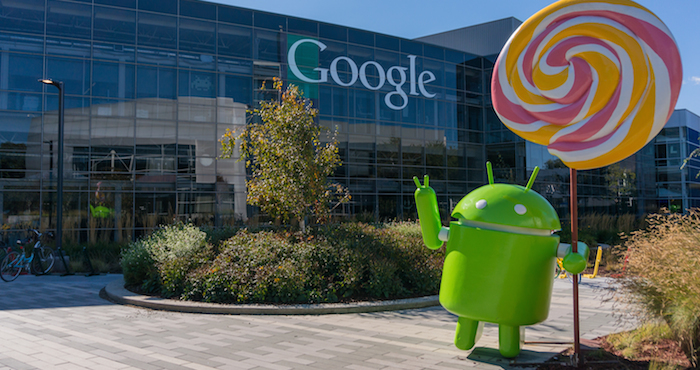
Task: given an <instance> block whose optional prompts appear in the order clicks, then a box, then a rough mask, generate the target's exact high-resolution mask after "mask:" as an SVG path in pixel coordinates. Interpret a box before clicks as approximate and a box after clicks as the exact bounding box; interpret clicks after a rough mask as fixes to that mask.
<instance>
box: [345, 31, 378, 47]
mask: <svg viewBox="0 0 700 370" xmlns="http://www.w3.org/2000/svg"><path fill="white" fill-rule="evenodd" d="M348 41H350V42H352V43H354V44H360V45H366V46H374V34H372V33H370V32H367V31H360V30H356V29H352V28H349V29H348Z"/></svg>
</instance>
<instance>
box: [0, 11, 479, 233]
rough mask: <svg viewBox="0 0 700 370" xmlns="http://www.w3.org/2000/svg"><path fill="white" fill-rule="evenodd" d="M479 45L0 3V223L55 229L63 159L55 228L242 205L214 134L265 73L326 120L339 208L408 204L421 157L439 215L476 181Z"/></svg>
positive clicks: (104, 227) (242, 108)
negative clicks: (340, 193)
mask: <svg viewBox="0 0 700 370" xmlns="http://www.w3.org/2000/svg"><path fill="white" fill-rule="evenodd" d="M300 40H301V41H302V44H303V45H302V46H301V47H299V48H297V51H296V54H295V55H294V60H293V61H292V63H291V64H292V65H294V66H296V67H297V68H298V69H297V72H299V73H297V74H295V73H294V70H293V69H292V68H291V66H290V57H289V51H290V48H291V47H292V46H293V44H294V43H295V42H297V41H300ZM309 40H312V41H309ZM318 44H322V45H324V46H323V47H319V45H318ZM492 59H493V58H491V60H488V59H485V58H482V57H478V56H476V55H470V54H466V53H463V52H458V51H455V50H451V49H445V48H441V47H438V46H434V45H430V44H425V43H421V42H415V41H411V40H405V39H400V38H396V37H392V36H387V35H381V34H374V33H371V32H366V31H362V30H357V29H351V28H346V27H340V26H336V25H331V24H325V23H320V22H314V21H309V20H304V19H298V18H293V17H286V16H283V15H277V14H270V13H264V12H257V11H251V10H247V9H240V8H235V7H230V6H224V5H217V4H212V3H207V2H201V1H190V0H179V1H178V0H158V1H135V0H119V1H106V0H94V1H84V0H81V1H77V0H76V1H63V0H23V1H12V2H10V1H3V2H1V3H0V163H2V171H0V192H1V193H2V197H0V202H1V204H0V208H1V209H2V214H0V222H1V223H2V224H3V225H4V227H5V229H9V230H21V229H24V228H27V227H38V228H42V229H47V228H55V227H56V225H55V214H56V204H55V199H56V193H55V191H56V175H57V173H56V168H57V163H58V161H59V160H62V161H63V162H64V168H65V170H64V188H65V191H64V220H63V227H64V235H65V238H66V240H65V242H67V243H72V242H75V243H78V242H94V241H98V240H129V239H132V238H134V237H137V236H139V235H140V234H142V233H143V232H144V231H145V230H148V229H150V228H153V227H155V226H156V225H158V224H160V223H164V222H170V221H172V220H174V219H181V220H191V221H193V222H195V223H198V224H211V225H227V224H231V223H235V222H239V221H242V220H246V219H248V218H250V217H251V216H253V215H254V214H255V213H256V210H255V209H253V208H251V207H248V206H246V204H245V176H246V171H245V168H244V167H243V163H241V162H237V161H236V159H235V158H234V159H230V160H220V159H217V155H218V145H219V144H218V138H219V137H220V136H221V135H222V134H223V133H224V132H225V130H226V129H228V128H235V127H236V126H239V125H245V123H246V120H247V119H250V117H247V113H246V110H247V109H250V108H253V107H255V105H256V104H257V103H258V102H259V101H261V100H264V99H269V98H271V95H270V91H269V90H263V89H262V87H263V85H264V84H265V83H266V82H267V84H268V86H269V85H270V81H271V79H272V78H273V77H281V78H282V79H283V80H285V81H287V82H291V83H295V84H297V85H300V86H301V87H302V88H303V89H304V91H305V93H306V96H307V97H309V98H311V99H312V101H313V103H314V105H315V106H316V107H317V108H318V109H319V111H320V115H319V123H320V124H321V125H324V126H327V127H329V128H332V129H335V130H337V131H338V137H337V138H338V141H339V145H340V148H341V151H340V154H341V157H342V160H343V166H342V167H340V168H339V169H338V170H337V171H336V173H335V177H334V180H335V181H338V182H340V183H342V184H344V185H346V186H347V187H348V188H349V189H350V191H351V193H352V195H353V202H352V203H350V204H348V205H347V206H346V207H344V208H343V209H341V210H340V212H341V213H345V214H361V213H367V214H368V215H370V216H371V217H372V218H382V219H391V218H409V217H415V207H414V204H413V191H414V190H415V189H414V188H415V186H414V184H413V181H412V180H411V179H412V177H413V176H416V175H418V176H420V175H422V174H425V173H427V174H429V175H430V176H431V180H432V181H431V184H433V187H434V188H435V190H436V191H437V193H438V194H439V198H440V201H439V203H440V207H441V208H443V209H442V211H443V213H444V214H448V212H449V208H450V205H451V204H454V203H456V202H457V201H458V200H459V199H460V198H461V197H462V196H463V195H464V194H465V193H466V192H468V191H469V190H470V189H473V188H474V187H476V186H479V185H481V184H483V182H484V171H483V164H484V160H485V149H484V122H485V121H486V116H485V113H484V112H485V110H484V109H485V107H484V102H487V101H489V97H488V91H487V90H485V87H486V86H487V85H488V81H487V78H488V77H487V74H488V73H490V72H488V70H489V69H490V68H491V67H490V66H491V65H492ZM319 69H321V70H325V72H323V71H319ZM322 75H324V76H325V79H322V78H321V77H323V76H322ZM40 78H51V79H53V80H57V81H62V82H63V83H64V86H65V94H66V98H65V135H64V139H65V144H64V148H65V149H64V150H65V155H64V158H57V145H58V138H57V132H58V127H57V125H58V116H57V109H58V95H57V90H56V89H55V88H54V87H52V86H45V85H43V84H41V83H39V82H38V81H37V80H38V79H40ZM309 80H311V81H312V82H309Z"/></svg>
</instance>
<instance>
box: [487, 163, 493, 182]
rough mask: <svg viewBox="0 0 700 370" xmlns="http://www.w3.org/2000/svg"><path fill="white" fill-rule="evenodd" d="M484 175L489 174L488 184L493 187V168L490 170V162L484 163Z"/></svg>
mask: <svg viewBox="0 0 700 370" xmlns="http://www.w3.org/2000/svg"><path fill="white" fill-rule="evenodd" d="M486 173H488V174H489V184H490V185H491V186H493V168H491V162H486Z"/></svg>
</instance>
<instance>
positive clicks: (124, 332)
mask: <svg viewBox="0 0 700 370" xmlns="http://www.w3.org/2000/svg"><path fill="white" fill-rule="evenodd" d="M121 279H122V276H121V275H100V276H92V277H84V276H81V275H76V276H66V277H60V276H40V277H36V276H20V277H19V278H18V279H17V280H16V281H14V282H11V283H4V282H2V283H0V291H1V292H2V299H0V332H1V334H0V369H42V370H44V369H93V370H94V369H146V370H148V369H219V370H224V369H272V370H283V369H351V370H361V369H444V370H447V369H465V368H475V369H509V368H517V369H523V368H527V367H523V366H517V364H521V363H537V362H543V361H545V360H547V359H548V358H550V357H552V356H553V355H554V354H556V353H558V352H559V351H561V350H563V349H564V348H565V347H567V345H565V344H558V345H554V344H546V345H542V344H540V345H532V344H530V345H526V346H525V347H524V350H523V352H522V354H521V355H520V356H519V357H518V358H517V359H515V361H514V362H512V361H510V360H505V359H502V358H501V357H500V356H499V355H498V350H497V340H498V334H497V330H496V326H494V325H488V324H487V326H486V328H485V330H484V335H483V337H482V338H481V340H480V341H479V342H478V343H477V348H476V349H474V350H473V351H460V350H458V349H456V348H455V347H454V345H453V344H452V339H453V336H454V329H455V324H456V321H457V320H456V317H455V316H453V315H451V314H450V313H448V312H446V311H445V310H444V309H443V308H442V307H440V306H434V307H427V308H420V309H409V310H401V311H387V312H371V313H351V314H329V315H217V314H196V313H179V312H167V311H156V310H151V309H146V308H140V307H134V306H125V305H118V304H114V303H111V302H110V301H107V300H104V299H102V298H100V294H99V292H100V290H101V289H102V288H103V287H105V286H107V285H108V284H109V283H110V282H113V281H115V280H121ZM608 284H609V281H608V280H606V279H600V278H598V279H592V280H589V279H584V281H583V283H582V286H581V289H580V298H581V309H580V316H581V333H582V335H581V336H582V338H587V339H593V338H595V337H598V336H601V335H605V334H609V333H611V332H617V331H621V330H626V329H629V328H630V325H631V324H629V323H624V322H620V320H618V319H617V318H615V317H613V316H612V304H611V303H609V302H607V303H603V302H602V298H603V297H604V296H605V295H606V289H605V288H606V287H607V286H608ZM571 302H572V289H571V283H569V282H568V281H567V280H557V281H556V282H555V287H554V294H553V297H552V307H551V310H550V314H549V319H548V320H547V321H545V322H544V323H542V324H540V325H536V326H533V327H528V328H527V331H526V340H527V341H548V342H552V341H555V342H566V341H571V340H572V339H571V338H572V332H573V326H572V325H573V324H572V315H573V313H572V309H571V305H572V303H571Z"/></svg>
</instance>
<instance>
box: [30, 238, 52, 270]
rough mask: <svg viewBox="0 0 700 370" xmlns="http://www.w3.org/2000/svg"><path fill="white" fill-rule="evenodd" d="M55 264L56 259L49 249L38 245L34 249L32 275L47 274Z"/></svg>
mask: <svg viewBox="0 0 700 370" xmlns="http://www.w3.org/2000/svg"><path fill="white" fill-rule="evenodd" d="M55 262H56V257H55V256H54V254H53V249H51V247H46V246H43V245H39V246H38V247H35V248H34V260H33V261H32V270H34V273H36V274H40V275H44V274H48V273H49V272H50V271H51V269H52V268H53V264H54V263H55Z"/></svg>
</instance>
